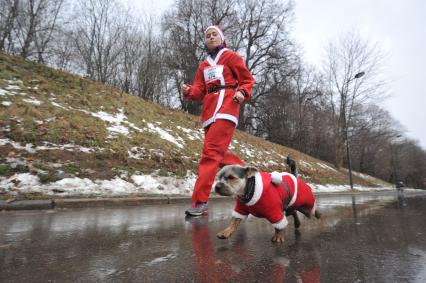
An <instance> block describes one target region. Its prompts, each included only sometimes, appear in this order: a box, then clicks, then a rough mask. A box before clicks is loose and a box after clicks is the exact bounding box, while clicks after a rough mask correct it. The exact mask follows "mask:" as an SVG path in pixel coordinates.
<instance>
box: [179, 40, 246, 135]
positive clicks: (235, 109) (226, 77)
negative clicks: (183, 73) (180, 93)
mask: <svg viewBox="0 0 426 283" xmlns="http://www.w3.org/2000/svg"><path fill="white" fill-rule="evenodd" d="M253 85H254V79H253V77H252V75H251V74H250V71H249V70H248V69H247V67H246V65H245V64H244V61H243V59H242V58H241V56H240V55H238V54H237V53H235V52H233V51H231V50H229V49H227V48H223V49H221V50H220V51H219V52H218V53H217V55H216V57H215V59H213V58H212V57H210V56H208V57H207V59H206V60H204V61H203V62H202V63H201V64H200V65H199V67H198V70H197V73H196V74H195V79H194V82H193V84H192V86H191V88H190V90H189V94H188V95H187V98H188V99H192V100H203V108H202V114H201V121H202V122H203V127H204V128H205V127H207V126H209V125H210V124H211V123H213V122H215V121H216V120H217V119H225V120H230V121H232V122H233V123H234V124H235V125H237V124H238V116H239V113H240V105H239V104H238V103H236V102H235V101H234V100H233V97H234V94H235V92H236V91H241V92H242V93H243V94H244V95H245V100H249V99H250V96H251V91H252V87H253ZM224 86H227V88H222V89H218V87H219V88H220V87H224Z"/></svg>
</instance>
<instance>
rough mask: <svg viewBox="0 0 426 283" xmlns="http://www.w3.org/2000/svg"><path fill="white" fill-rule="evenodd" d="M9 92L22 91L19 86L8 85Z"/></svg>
mask: <svg viewBox="0 0 426 283" xmlns="http://www.w3.org/2000/svg"><path fill="white" fill-rule="evenodd" d="M6 89H7V90H21V88H20V87H19V86H17V85H8V86H7V87H6Z"/></svg>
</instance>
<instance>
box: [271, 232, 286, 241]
mask: <svg viewBox="0 0 426 283" xmlns="http://www.w3.org/2000/svg"><path fill="white" fill-rule="evenodd" d="M271 241H272V242H274V243H284V235H283V234H281V233H279V234H274V236H273V237H272V239H271Z"/></svg>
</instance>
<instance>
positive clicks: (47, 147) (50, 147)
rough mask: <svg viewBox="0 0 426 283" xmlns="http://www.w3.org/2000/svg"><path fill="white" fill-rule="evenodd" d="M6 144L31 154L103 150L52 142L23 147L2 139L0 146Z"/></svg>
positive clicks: (29, 144) (28, 144)
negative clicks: (49, 151) (40, 151)
mask: <svg viewBox="0 0 426 283" xmlns="http://www.w3.org/2000/svg"><path fill="white" fill-rule="evenodd" d="M6 144H10V145H11V146H13V148H15V149H20V150H26V151H27V152H29V153H36V152H37V151H39V150H55V149H59V150H67V151H74V150H78V151H81V152H86V153H90V152H95V151H102V149H100V148H89V147H84V146H79V145H75V144H63V145H58V144H54V143H50V142H43V144H44V145H42V146H37V147H34V145H33V144H31V143H27V144H26V145H25V146H22V145H21V144H20V143H18V142H15V141H12V140H10V139H0V145H6Z"/></svg>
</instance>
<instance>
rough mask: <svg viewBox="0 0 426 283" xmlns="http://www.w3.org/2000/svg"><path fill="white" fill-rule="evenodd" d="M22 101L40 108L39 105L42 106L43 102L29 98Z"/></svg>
mask: <svg viewBox="0 0 426 283" xmlns="http://www.w3.org/2000/svg"><path fill="white" fill-rule="evenodd" d="M22 101H25V102H27V103H30V104H34V105H35V106H40V105H42V104H43V102H42V101H40V100H38V99H35V98H34V97H32V96H31V97H30V98H25V99H22Z"/></svg>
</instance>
